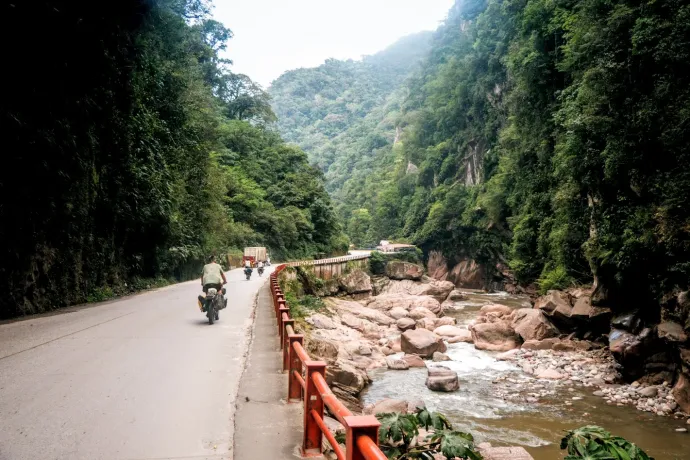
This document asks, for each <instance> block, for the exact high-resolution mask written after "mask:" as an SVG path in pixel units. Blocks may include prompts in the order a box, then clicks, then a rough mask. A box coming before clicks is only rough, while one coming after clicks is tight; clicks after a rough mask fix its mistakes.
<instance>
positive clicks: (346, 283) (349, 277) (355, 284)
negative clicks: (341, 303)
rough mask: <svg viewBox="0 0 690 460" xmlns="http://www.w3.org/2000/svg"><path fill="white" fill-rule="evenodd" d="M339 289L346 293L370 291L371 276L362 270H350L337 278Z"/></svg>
mask: <svg viewBox="0 0 690 460" xmlns="http://www.w3.org/2000/svg"><path fill="white" fill-rule="evenodd" d="M338 284H339V286H340V289H341V290H342V291H344V292H346V293H347V294H360V293H364V292H371V278H369V275H367V273H366V272H364V271H362V270H352V271H350V272H349V273H347V274H346V275H344V276H341V277H340V278H338Z"/></svg>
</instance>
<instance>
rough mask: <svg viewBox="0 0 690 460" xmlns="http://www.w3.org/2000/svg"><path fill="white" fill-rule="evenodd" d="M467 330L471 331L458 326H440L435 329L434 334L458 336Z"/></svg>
mask: <svg viewBox="0 0 690 460" xmlns="http://www.w3.org/2000/svg"><path fill="white" fill-rule="evenodd" d="M466 332H469V331H468V330H467V329H464V328H461V327H458V326H439V327H437V328H436V329H434V334H436V335H440V336H441V337H458V336H461V335H463V334H465V333H466Z"/></svg>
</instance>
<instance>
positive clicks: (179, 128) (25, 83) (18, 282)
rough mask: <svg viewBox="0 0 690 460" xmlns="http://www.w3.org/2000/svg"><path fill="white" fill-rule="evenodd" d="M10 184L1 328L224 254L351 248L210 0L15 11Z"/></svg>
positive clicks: (188, 272)
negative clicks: (231, 54) (229, 46)
mask: <svg viewBox="0 0 690 460" xmlns="http://www.w3.org/2000/svg"><path fill="white" fill-rule="evenodd" d="M2 13H3V14H2V17H3V19H4V20H5V24H6V26H5V27H3V31H2V34H3V39H4V40H5V43H11V46H8V47H6V51H5V56H4V59H5V64H6V66H7V70H8V71H7V72H5V76H6V80H5V81H6V90H5V91H4V92H3V98H2V104H1V106H0V111H1V114H2V125H3V130H2V132H3V134H2V144H3V152H4V155H3V158H4V160H5V165H4V167H3V168H2V172H0V200H1V202H0V259H2V264H1V266H0V290H1V291H2V292H3V296H2V302H1V303H0V317H9V316H14V315H19V314H28V313H33V312H40V311H45V310H49V309H53V308H57V307H60V306H64V305H69V304H74V303H78V302H82V301H84V300H86V299H88V298H96V299H97V298H99V297H100V296H99V295H95V296H94V294H98V293H102V292H113V289H115V290H117V289H123V288H124V286H128V287H129V288H132V286H133V287H137V286H141V285H146V283H145V282H144V283H142V282H141V280H142V279H146V278H160V277H165V278H167V277H176V278H177V279H185V278H189V277H191V276H194V277H195V276H197V274H198V273H199V270H200V263H201V261H202V260H203V259H205V256H207V255H209V254H210V253H216V254H221V255H222V254H224V253H226V252H227V251H230V250H237V249H238V248H241V247H243V246H245V245H266V246H269V247H270V249H271V250H272V252H273V257H274V259H280V258H288V257H294V258H297V257H305V256H311V255H312V254H313V253H315V252H332V251H343V250H346V247H347V240H346V239H345V237H344V236H343V234H342V231H341V230H340V228H339V226H338V224H337V222H336V219H335V214H334V212H333V209H332V206H331V203H330V198H329V197H328V195H327V193H326V191H325V189H324V187H323V181H322V175H321V173H320V172H319V171H318V170H317V169H314V168H312V167H311V166H309V164H308V162H307V157H306V155H305V154H304V153H303V152H302V151H301V150H299V149H298V148H296V147H293V146H289V145H287V144H285V143H284V142H283V141H282V139H281V138H280V136H279V135H278V134H277V133H276V132H275V130H272V129H271V128H270V124H271V123H272V122H273V121H274V120H275V115H274V113H273V111H272V110H271V107H270V105H269V102H268V95H267V93H266V92H264V91H263V90H262V89H261V88H260V87H259V86H258V85H256V84H254V83H253V82H252V81H251V80H250V79H249V78H248V77H246V76H245V75H240V74H235V73H233V72H232V71H231V70H230V62H229V61H226V60H223V59H221V58H220V57H219V52H220V51H221V50H223V49H224V48H225V46H226V43H227V41H228V40H229V39H230V38H231V37H232V32H231V31H230V30H228V29H227V28H225V27H224V26H223V25H221V24H220V23H218V22H216V21H214V20H212V19H211V15H210V10H209V5H208V3H207V2H204V1H200V0H155V1H144V0H123V1H117V2H116V1H108V2H86V1H76V2H65V1H59V0H51V1H46V2H13V4H7V3H6V4H5V5H4V6H3V7H2Z"/></svg>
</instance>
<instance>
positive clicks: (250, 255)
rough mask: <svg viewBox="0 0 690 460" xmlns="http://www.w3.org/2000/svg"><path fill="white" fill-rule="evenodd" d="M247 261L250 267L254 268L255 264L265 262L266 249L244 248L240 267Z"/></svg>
mask: <svg viewBox="0 0 690 460" xmlns="http://www.w3.org/2000/svg"><path fill="white" fill-rule="evenodd" d="M247 260H249V262H250V263H251V264H252V267H256V264H257V263H259V262H265V261H266V248H264V247H261V246H256V247H251V248H244V256H243V257H242V265H244V264H245V262H246V261H247Z"/></svg>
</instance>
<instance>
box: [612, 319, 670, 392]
mask: <svg viewBox="0 0 690 460" xmlns="http://www.w3.org/2000/svg"><path fill="white" fill-rule="evenodd" d="M659 345H660V341H659V340H658V337H657V335H656V334H655V331H654V330H653V329H651V328H644V329H642V331H641V332H640V333H639V334H633V333H631V332H628V331H623V330H620V329H613V330H612V331H611V332H610V333H609V350H610V351H611V354H612V355H613V358H614V359H615V360H616V361H617V362H618V363H619V364H620V365H621V368H620V371H621V374H623V377H625V378H626V379H627V380H636V379H638V378H640V377H641V376H642V375H643V374H645V373H646V370H645V362H646V360H647V358H648V357H649V356H651V355H653V354H654V353H655V351H656V350H657V349H658V348H659Z"/></svg>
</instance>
